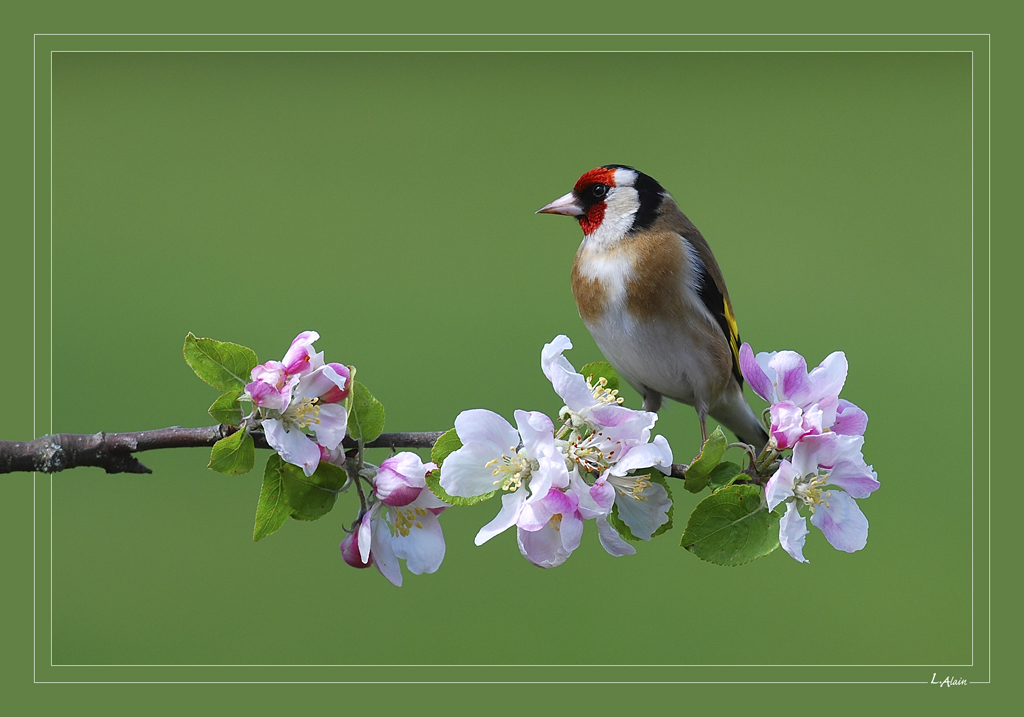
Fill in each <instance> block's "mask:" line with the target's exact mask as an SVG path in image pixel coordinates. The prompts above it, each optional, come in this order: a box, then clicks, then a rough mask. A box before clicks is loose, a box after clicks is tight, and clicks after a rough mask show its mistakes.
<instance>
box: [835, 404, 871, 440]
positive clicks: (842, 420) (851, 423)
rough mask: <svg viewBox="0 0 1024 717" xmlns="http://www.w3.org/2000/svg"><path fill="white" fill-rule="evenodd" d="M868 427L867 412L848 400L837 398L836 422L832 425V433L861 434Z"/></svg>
mask: <svg viewBox="0 0 1024 717" xmlns="http://www.w3.org/2000/svg"><path fill="white" fill-rule="evenodd" d="M867 428H868V414H866V413H864V411H862V410H861V409H859V408H857V407H856V406H855V405H853V404H852V403H850V402H849V401H846V400H843V399H841V398H840V399H839V407H838V408H837V409H836V422H835V424H833V426H832V432H833V433H840V434H843V435H847V436H863V435H864V431H866V430H867Z"/></svg>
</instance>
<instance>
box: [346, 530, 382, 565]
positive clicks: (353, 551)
mask: <svg viewBox="0 0 1024 717" xmlns="http://www.w3.org/2000/svg"><path fill="white" fill-rule="evenodd" d="M358 536H359V533H358V532H355V533H351V534H349V535H346V536H345V539H344V540H342V541H341V545H339V546H338V547H339V548H341V559H342V560H344V561H345V562H346V563H347V564H348V565H351V566H352V567H353V568H368V567H370V565H372V564H373V558H372V557H371V558H369V561H364V560H363V559H362V557H361V555H360V553H361V551H360V550H359V538H358ZM366 553H367V556H369V553H370V549H369V547H367V549H366Z"/></svg>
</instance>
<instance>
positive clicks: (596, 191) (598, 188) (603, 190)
mask: <svg viewBox="0 0 1024 717" xmlns="http://www.w3.org/2000/svg"><path fill="white" fill-rule="evenodd" d="M590 193H591V194H592V195H594V199H604V196H605V195H606V194H608V185H606V184H595V185H594V186H592V187H591V188H590Z"/></svg>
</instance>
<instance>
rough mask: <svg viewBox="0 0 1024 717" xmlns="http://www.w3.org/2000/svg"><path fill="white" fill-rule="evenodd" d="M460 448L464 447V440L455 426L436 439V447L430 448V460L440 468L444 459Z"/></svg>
mask: <svg viewBox="0 0 1024 717" xmlns="http://www.w3.org/2000/svg"><path fill="white" fill-rule="evenodd" d="M460 448H462V440H461V439H460V438H459V434H458V433H456V432H455V429H454V428H453V429H451V430H450V431H446V432H444V433H442V434H441V436H440V437H438V439H437V440H436V441H434V447H433V448H431V449H430V460H431V462H432V463H434V464H435V465H436V466H437V467H438V468H440V467H441V464H442V463H444V459H445V458H447V457H448V456H449V455H451V454H452V453H454V452H455V451H457V450H459V449H460Z"/></svg>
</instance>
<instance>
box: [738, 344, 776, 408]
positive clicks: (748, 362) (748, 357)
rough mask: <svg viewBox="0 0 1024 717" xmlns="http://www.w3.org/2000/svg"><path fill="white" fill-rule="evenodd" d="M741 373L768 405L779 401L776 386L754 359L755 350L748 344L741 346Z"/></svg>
mask: <svg viewBox="0 0 1024 717" xmlns="http://www.w3.org/2000/svg"><path fill="white" fill-rule="evenodd" d="M740 372H741V373H742V374H743V378H745V379H747V383H749V384H750V388H751V389H753V391H754V393H756V394H757V395H758V396H760V397H761V398H763V399H764V400H765V401H767V402H768V403H775V402H776V401H777V398H776V396H775V386H774V385H773V384H772V380H771V379H770V378H769V377H768V375H767V374H766V373H765V372H764V370H763V369H762V368H761V366H760V365H759V364H758V362H757V360H756V359H755V358H754V350H753V349H752V348H750V344H748V343H744V344H743V345H742V346H740Z"/></svg>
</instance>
